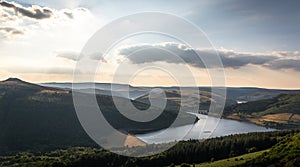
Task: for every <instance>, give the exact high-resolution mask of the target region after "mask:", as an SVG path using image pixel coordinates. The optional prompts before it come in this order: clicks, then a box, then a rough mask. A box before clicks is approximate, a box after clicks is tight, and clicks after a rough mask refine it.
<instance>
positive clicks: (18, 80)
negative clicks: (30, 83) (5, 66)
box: [3, 78, 25, 82]
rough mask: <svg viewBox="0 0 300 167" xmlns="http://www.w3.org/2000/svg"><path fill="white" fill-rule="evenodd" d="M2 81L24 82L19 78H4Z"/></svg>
mask: <svg viewBox="0 0 300 167" xmlns="http://www.w3.org/2000/svg"><path fill="white" fill-rule="evenodd" d="M3 82H25V81H23V80H21V79H19V78H8V79H6V80H4V81H3Z"/></svg>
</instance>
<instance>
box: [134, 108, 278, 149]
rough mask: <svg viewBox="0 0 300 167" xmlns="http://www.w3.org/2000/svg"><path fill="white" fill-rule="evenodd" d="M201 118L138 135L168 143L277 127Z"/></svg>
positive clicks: (143, 138) (150, 140) (141, 137)
mask: <svg viewBox="0 0 300 167" xmlns="http://www.w3.org/2000/svg"><path fill="white" fill-rule="evenodd" d="M198 115H199V117H200V118H201V119H200V120H199V121H198V122H197V123H195V124H194V125H185V126H179V127H174V128H169V129H165V130H160V131H156V132H151V133H146V134H140V135H136V137H138V138H139V139H141V140H143V141H145V142H147V143H149V144H150V143H166V142H172V141H179V140H188V139H206V138H212V137H218V136H227V135H231V134H239V133H248V132H267V131H274V130H275V129H271V128H265V127H262V126H257V125H255V124H251V123H247V122H240V121H235V120H229V119H218V118H215V117H210V116H204V115H201V114H198Z"/></svg>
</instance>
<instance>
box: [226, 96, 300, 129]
mask: <svg viewBox="0 0 300 167" xmlns="http://www.w3.org/2000/svg"><path fill="white" fill-rule="evenodd" d="M224 117H225V118H230V119H236V120H243V121H249V122H252V123H256V124H258V125H263V126H268V127H274V128H297V127H299V126H300V94H281V95H279V96H276V97H274V98H270V99H264V100H259V101H253V102H248V103H244V104H237V105H233V106H229V107H227V108H226V109H225V111H224Z"/></svg>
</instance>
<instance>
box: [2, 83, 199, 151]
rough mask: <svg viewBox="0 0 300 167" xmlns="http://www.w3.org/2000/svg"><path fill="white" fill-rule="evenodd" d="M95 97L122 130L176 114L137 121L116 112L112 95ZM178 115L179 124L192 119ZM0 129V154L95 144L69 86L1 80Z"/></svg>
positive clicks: (168, 120) (138, 129)
mask: <svg viewBox="0 0 300 167" xmlns="http://www.w3.org/2000/svg"><path fill="white" fill-rule="evenodd" d="M122 100H125V99H123V98H121V97H119V101H121V102H122ZM97 101H98V105H99V107H100V108H101V111H102V113H103V115H104V116H105V117H106V119H107V121H108V122H109V123H110V124H111V125H112V126H113V127H114V128H116V129H119V130H121V131H122V132H123V133H131V134H135V133H145V132H148V131H154V130H160V129H162V128H166V127H168V126H169V125H170V124H172V123H173V119H174V118H176V117H177V114H178V112H177V111H175V110H172V111H171V110H164V112H162V114H160V115H159V116H158V117H157V118H156V119H154V120H152V121H150V122H146V123H145V122H136V121H132V120H129V119H128V118H126V117H124V116H123V115H122V114H120V113H119V111H118V110H117V108H116V107H115V106H114V103H113V100H112V97H111V96H107V95H97ZM133 104H134V105H135V106H137V107H138V108H140V109H146V108H148V107H149V106H148V105H147V104H144V103H141V102H136V101H133ZM179 117H181V118H183V119H182V120H183V122H181V123H182V124H186V123H191V122H194V120H195V117H194V116H192V115H189V114H179ZM179 125H180V124H179ZM0 130H1V134H0V150H1V152H0V154H4V153H5V152H8V151H18V150H32V149H36V150H48V149H56V148H67V147H71V146H97V145H96V144H95V143H94V142H93V141H92V140H91V139H90V138H89V137H88V136H87V134H86V133H85V131H84V130H83V129H82V127H81V125H80V123H79V121H78V118H77V116H76V113H75V110H74V105H73V100H72V92H71V91H70V90H68V89H59V88H49V87H43V86H39V85H35V84H31V83H27V82H24V81H21V80H19V79H15V78H11V79H8V80H6V81H2V82H0ZM104 137H105V136H104Z"/></svg>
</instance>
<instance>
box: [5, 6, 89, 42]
mask: <svg viewBox="0 0 300 167" xmlns="http://www.w3.org/2000/svg"><path fill="white" fill-rule="evenodd" d="M90 15H91V14H90V12H89V10H88V9H85V8H82V7H78V8H74V9H72V10H71V9H61V10H55V9H52V8H49V7H42V6H38V5H26V6H24V5H22V4H18V3H16V2H8V1H1V0H0V23H1V26H2V31H1V32H0V35H1V34H3V35H4V36H5V37H7V36H8V34H7V32H9V33H10V34H9V35H10V36H12V35H20V34H24V32H25V31H22V30H36V29H43V28H45V29H47V28H48V29H49V28H50V26H51V25H54V26H55V25H67V24H69V23H72V22H76V21H78V20H80V19H84V18H88V17H90ZM4 26H5V28H3V27H4ZM7 27H10V28H12V27H18V31H13V30H12V29H7ZM15 29H16V28H15ZM21 29H22V30H21ZM21 31H22V33H21ZM26 32H27V31H26ZM28 32H29V31H28Z"/></svg>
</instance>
